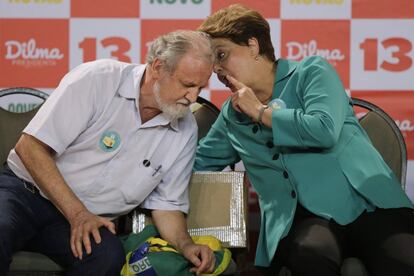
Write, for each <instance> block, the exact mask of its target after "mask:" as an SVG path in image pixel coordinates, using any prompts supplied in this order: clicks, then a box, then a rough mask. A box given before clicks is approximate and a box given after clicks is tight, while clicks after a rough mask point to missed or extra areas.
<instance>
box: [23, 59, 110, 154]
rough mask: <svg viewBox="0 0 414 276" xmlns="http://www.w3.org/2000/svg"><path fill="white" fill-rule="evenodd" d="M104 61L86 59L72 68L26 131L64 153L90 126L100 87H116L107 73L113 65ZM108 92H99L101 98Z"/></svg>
mask: <svg viewBox="0 0 414 276" xmlns="http://www.w3.org/2000/svg"><path fill="white" fill-rule="evenodd" d="M103 64H104V63H103V62H102V61H100V62H89V63H84V64H81V65H79V66H78V67H76V68H75V69H73V70H72V71H70V72H69V73H68V74H67V75H66V76H65V77H64V78H63V79H62V81H61V82H60V84H59V86H58V87H57V88H56V89H55V91H54V92H53V93H52V94H51V96H50V97H49V98H48V99H47V100H46V102H45V103H44V104H43V105H42V107H41V108H40V110H39V111H38V113H37V114H36V115H35V116H34V118H33V119H32V120H31V122H30V123H29V124H28V125H27V127H26V128H25V129H24V130H23V132H25V133H27V134H29V135H32V136H34V137H36V138H37V139H39V140H40V141H42V142H43V143H45V144H47V145H48V146H49V147H51V148H52V149H53V150H54V151H55V152H56V153H57V155H60V154H62V153H63V152H64V150H65V149H66V148H67V147H68V146H69V145H70V144H71V143H72V142H73V141H74V140H75V139H76V138H77V137H78V136H79V134H81V133H82V132H83V131H84V130H85V129H86V128H88V127H89V124H90V122H91V120H92V118H93V116H94V114H95V113H96V110H97V108H98V107H97V105H98V101H97V100H98V99H97V91H109V90H111V88H114V89H116V87H112V86H114V85H115V83H114V81H113V78H109V77H108V74H107V73H109V71H110V70H112V69H111V68H109V70H108V69H107V66H104V65H103ZM103 71H106V72H103ZM105 76H106V77H105ZM100 87H101V88H102V87H105V88H107V89H100ZM102 93H104V92H102ZM107 96H108V95H99V97H100V98H99V99H100V102H103V101H104V100H106V99H108V97H107Z"/></svg>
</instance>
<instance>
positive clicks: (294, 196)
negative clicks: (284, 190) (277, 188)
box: [290, 190, 296, 198]
mask: <svg viewBox="0 0 414 276" xmlns="http://www.w3.org/2000/svg"><path fill="white" fill-rule="evenodd" d="M290 195H291V196H292V198H296V192H295V191H294V190H292V192H291V193H290Z"/></svg>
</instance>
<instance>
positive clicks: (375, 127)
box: [352, 98, 407, 189]
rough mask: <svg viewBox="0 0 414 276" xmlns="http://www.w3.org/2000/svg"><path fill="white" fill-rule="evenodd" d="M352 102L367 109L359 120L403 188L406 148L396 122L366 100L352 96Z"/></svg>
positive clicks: (405, 169)
mask: <svg viewBox="0 0 414 276" xmlns="http://www.w3.org/2000/svg"><path fill="white" fill-rule="evenodd" d="M352 102H353V104H354V106H358V107H361V108H363V109H365V110H366V111H367V113H366V114H365V115H364V116H362V117H361V118H359V122H360V124H361V126H362V127H363V128H364V129H365V131H366V132H367V134H368V136H369V138H370V139H371V142H372V144H373V145H374V147H375V148H376V149H377V150H378V151H379V153H380V154H381V156H382V158H383V159H384V161H385V162H386V163H387V165H388V166H389V167H390V168H391V170H392V171H393V172H394V173H395V175H396V176H397V178H398V179H399V180H400V182H401V185H402V188H403V189H405V180H406V174H407V148H406V145H405V141H404V137H403V135H402V133H401V131H400V129H399V128H398V126H397V124H396V123H395V121H394V120H393V119H392V118H391V117H390V116H389V115H388V114H387V113H386V112H385V111H384V110H382V109H381V108H380V107H378V106H376V105H374V104H372V103H370V102H368V101H365V100H361V99H357V98H352Z"/></svg>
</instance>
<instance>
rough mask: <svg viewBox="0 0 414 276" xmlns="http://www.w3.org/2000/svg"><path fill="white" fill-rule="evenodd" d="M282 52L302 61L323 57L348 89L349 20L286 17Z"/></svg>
mask: <svg viewBox="0 0 414 276" xmlns="http://www.w3.org/2000/svg"><path fill="white" fill-rule="evenodd" d="M281 38H282V39H281V40H282V43H281V55H282V57H284V58H288V59H293V60H301V59H303V58H304V57H307V56H314V55H318V56H323V57H324V58H326V59H327V60H328V61H329V62H330V63H331V64H332V66H333V67H334V68H335V69H336V71H337V72H338V74H339V76H340V78H341V80H342V83H343V84H344V87H345V88H349V64H350V58H349V56H350V51H349V49H350V21H349V20H283V21H282V27H281Z"/></svg>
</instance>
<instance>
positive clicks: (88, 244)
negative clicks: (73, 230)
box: [82, 232, 92, 254]
mask: <svg viewBox="0 0 414 276" xmlns="http://www.w3.org/2000/svg"><path fill="white" fill-rule="evenodd" d="M82 241H83V246H84V247H85V250H86V254H91V252H92V248H91V239H90V238H89V232H85V233H83V239H82Z"/></svg>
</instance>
